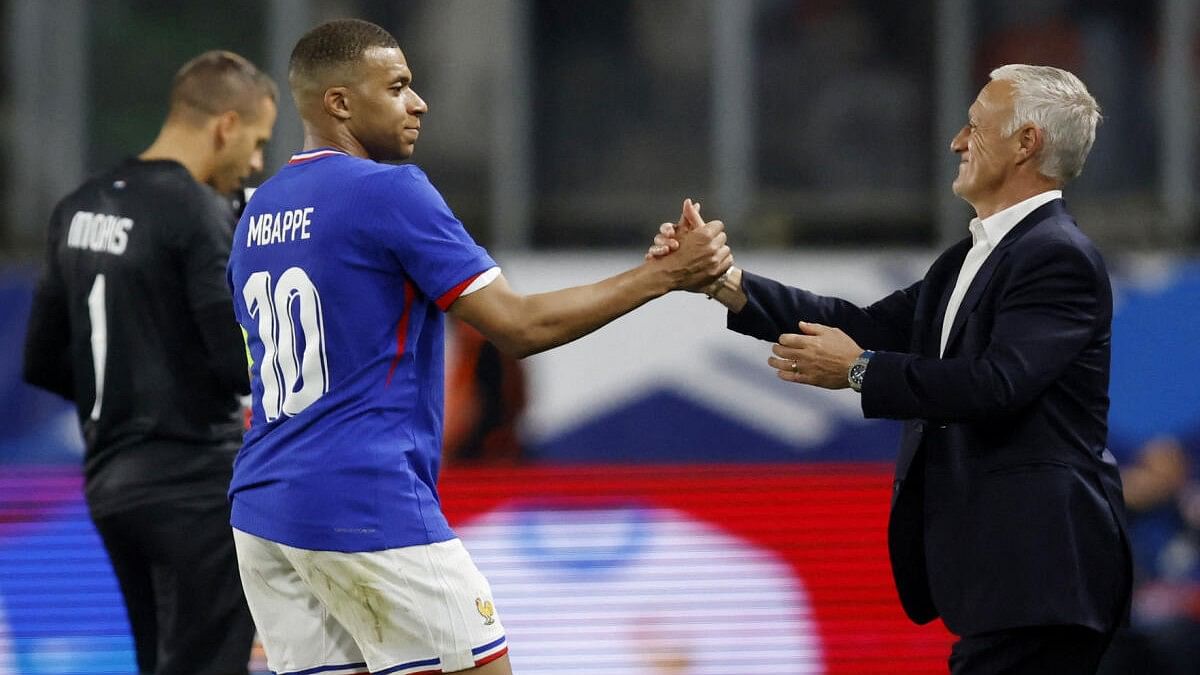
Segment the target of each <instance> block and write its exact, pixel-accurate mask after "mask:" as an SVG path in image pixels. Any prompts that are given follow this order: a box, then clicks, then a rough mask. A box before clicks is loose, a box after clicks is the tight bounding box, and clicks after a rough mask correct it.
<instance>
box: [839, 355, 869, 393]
mask: <svg viewBox="0 0 1200 675" xmlns="http://www.w3.org/2000/svg"><path fill="white" fill-rule="evenodd" d="M872 356H875V352H873V351H871V350H870V349H868V350H866V351H864V352H863V353H862V354H859V355H858V358H857V359H854V363H851V364H850V370H849V371H847V372H846V379H847V380H849V381H850V388H851V389H853V390H854V391H862V383H863V376H864V375H866V374H867V364H869V363H870V362H871V357H872Z"/></svg>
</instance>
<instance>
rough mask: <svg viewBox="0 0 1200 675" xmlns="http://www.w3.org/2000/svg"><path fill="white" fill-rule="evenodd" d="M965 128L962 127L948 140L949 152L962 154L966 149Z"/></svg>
mask: <svg viewBox="0 0 1200 675" xmlns="http://www.w3.org/2000/svg"><path fill="white" fill-rule="evenodd" d="M966 131H967V128H966V127H963V128H962V129H959V130H958V133H957V134H954V138H951V139H950V152H962V151H964V150H966V149H967V140H966V139H967V134H966Z"/></svg>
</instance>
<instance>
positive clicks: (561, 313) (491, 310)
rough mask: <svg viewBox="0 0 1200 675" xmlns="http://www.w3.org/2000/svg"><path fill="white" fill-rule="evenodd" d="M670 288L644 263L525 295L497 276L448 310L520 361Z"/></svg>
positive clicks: (662, 276)
mask: <svg viewBox="0 0 1200 675" xmlns="http://www.w3.org/2000/svg"><path fill="white" fill-rule="evenodd" d="M672 287H673V286H672V283H671V278H670V276H669V275H668V274H666V273H664V272H663V270H661V269H655V268H654V267H653V266H651V265H645V264H643V265H640V266H638V267H635V268H633V269H631V270H628V271H626V272H622V273H620V274H617V275H615V276H612V277H609V278H607V279H604V280H603V281H598V282H596V283H593V284H587V285H583V286H575V287H572V288H564V289H562V290H557V291H550V292H547V293H536V294H533V295H525V296H523V295H518V294H516V293H514V292H512V290H511V289H509V287H508V284H507V282H506V281H504V279H503V277H501V278H499V279H497V280H496V281H495V282H493V284H492V285H490V286H488V287H487V288H484V289H482V290H481V291H478V292H476V293H474V294H472V295H469V296H466V297H463V298H460V299H459V300H457V301H456V302H455V303H454V305H452V306H451V309H450V311H451V312H452V313H454V314H455V315H456V316H458V317H459V318H460V319H463V320H464V321H466V322H467V323H470V324H471V325H473V326H475V328H477V329H478V330H479V331H480V332H481V333H483V335H484V336H485V337H487V338H488V339H489V340H491V341H492V342H493V343H494V344H495V345H496V346H497V347H499V348H500V349H501V350H502V351H504V352H505V353H507V354H510V355H512V356H516V357H518V358H523V357H526V356H530V355H532V354H536V353H538V352H543V351H545V350H547V349H552V348H554V347H557V346H559V345H563V344H566V343H568V342H571V341H573V340H576V339H578V338H581V337H583V336H584V335H587V334H588V333H591V332H592V331H595V330H596V329H598V328H600V327H602V326H604V325H605V324H607V323H609V322H611V321H612V320H614V319H616V318H618V317H620V316H623V315H624V314H627V313H629V312H630V311H632V310H634V309H637V308H638V307H640V306H642V305H644V304H646V303H647V302H649V301H650V300H653V299H654V298H657V297H659V296H661V295H664V294H665V293H667V292H668V291H670V290H671V289H672ZM477 296H478V297H477Z"/></svg>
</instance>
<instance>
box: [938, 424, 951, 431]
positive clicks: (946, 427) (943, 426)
mask: <svg viewBox="0 0 1200 675" xmlns="http://www.w3.org/2000/svg"><path fill="white" fill-rule="evenodd" d="M948 428H950V425H948V424H939V425H938V429H941V430H942V431H945V430H946V429H948Z"/></svg>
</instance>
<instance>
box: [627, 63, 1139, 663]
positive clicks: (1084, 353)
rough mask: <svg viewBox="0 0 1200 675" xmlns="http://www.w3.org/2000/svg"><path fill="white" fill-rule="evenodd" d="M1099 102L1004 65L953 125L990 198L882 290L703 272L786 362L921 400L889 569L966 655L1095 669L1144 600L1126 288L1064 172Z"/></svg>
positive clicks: (910, 604)
mask: <svg viewBox="0 0 1200 675" xmlns="http://www.w3.org/2000/svg"><path fill="white" fill-rule="evenodd" d="M1099 119H1100V112H1099V108H1098V106H1097V105H1096V102H1095V100H1094V99H1093V98H1092V97H1091V95H1089V94H1088V92H1087V89H1086V88H1085V87H1084V85H1083V83H1082V82H1080V81H1079V80H1078V78H1076V77H1075V76H1074V75H1072V74H1070V73H1068V72H1066V71H1063V70H1059V69H1056V68H1049V67H1039V66H1026V65H1009V66H1004V67H1001V68H998V69H996V70H995V71H993V72H992V73H991V81H990V82H989V83H988V84H987V86H985V87H984V88H983V90H982V91H981V92H980V93H979V96H978V98H976V100H975V102H974V103H973V104H972V105H971V107H970V110H969V111H968V120H967V124H966V125H965V126H964V127H963V128H962V130H961V131H959V132H958V134H957V135H955V137H954V139H953V140H952V141H951V144H950V148H951V150H953V151H954V152H955V153H957V154H958V156H959V157H960V160H961V163H960V165H959V173H958V177H957V178H956V180H955V181H954V191H955V193H956V194H958V195H959V196H960V197H962V198H963V199H964V200H966V201H967V202H969V203H970V204H971V205H972V206H973V207H974V208H975V211H976V213H977V216H978V217H977V218H975V219H973V220H972V221H971V223H970V228H969V229H970V235H971V236H970V237H967V238H965V239H963V240H962V241H960V242H958V243H957V244H955V245H954V246H952V247H951V248H950V249H949V250H947V251H946V252H945V253H943V254H942V255H941V256H940V257H939V258H938V259H937V261H936V262H934V264H933V266H932V267H930V269H929V271H928V273H927V274H926V276H925V278H924V279H923V280H922V281H919V282H917V283H915V284H913V285H912V286H909V287H908V288H905V289H903V290H900V291H896V292H895V293H893V294H892V295H890V296H888V297H886V298H884V299H882V300H880V301H879V302H876V303H874V304H872V305H870V306H867V307H858V306H855V305H854V304H852V303H849V302H846V301H844V300H841V299H837V298H830V297H822V296H818V295H814V294H812V293H809V292H806V291H802V290H799V289H795V288H789V287H785V286H783V285H781V284H779V283H776V282H774V281H771V280H769V279H765V278H762V277H759V276H756V275H753V274H750V273H749V272H746V273H743V272H742V271H741V270H740V269H739V268H737V267H733V268H731V271H730V272H729V273H728V274H726V275H725V277H723V278H722V279H720V280H718V282H717V283H715V284H713V285H712V286H710V287H708V288H706V289H704V290H705V292H707V293H708V294H709V295H710V296H713V297H715V298H716V299H718V300H720V301H721V302H722V304H724V305H726V306H727V307H728V308H729V309H730V313H729V319H728V320H729V328H731V329H733V330H735V331H738V332H741V333H745V334H747V335H752V336H755V337H758V338H761V339H764V340H770V341H775V342H777V343H778V344H776V345H775V346H774V348H773V349H772V352H773V355H772V356H771V357H770V358H769V359H768V363H769V364H770V365H771V366H772V367H773V368H775V369H777V371H778V376H779V377H780V378H782V379H784V380H787V381H790V382H797V383H802V384H810V385H815V386H819V387H825V388H828V389H838V388H843V387H852V388H853V389H854V390H856V391H860V392H861V393H862V406H863V413H864V415H866V416H867V417H886V418H893V419H902V420H905V428H904V435H903V441H902V445H901V448H900V453H899V457H898V459H897V466H896V479H895V486H894V487H895V489H894V492H893V501H892V513H891V520H890V523H889V531H888V538H889V547H890V551H891V558H892V570H893V574H894V577H895V580H896V587H897V589H898V590H899V594H900V600H901V603H902V604H903V606H904V609H905V611H906V612H907V613H908V615H909V616H910V617H911V618H912V619H913V620H914V621H916V622H918V623H925V622H928V621H931V620H933V619H934V618H937V617H939V616H940V617H942V619H943V620H944V622H945V624H946V626H947V627H948V628H949V629H950V630H951V631H953V632H954V633H955V634H957V635H958V636H960V639H959V641H958V642H957V643H956V644H955V645H954V648H953V651H952V654H951V656H950V671H951V672H952V673H955V674H959V673H972V674H973V673H1054V674H1056V675H1063V674H1069V673H1094V672H1095V671H1096V668H1097V665H1098V662H1099V661H1100V658H1101V656H1102V655H1103V653H1104V651H1105V649H1106V647H1107V645H1108V642H1109V639H1110V637H1111V635H1112V633H1113V631H1114V630H1115V629H1116V628H1117V626H1118V624H1120V623H1121V622H1122V620H1123V618H1124V616H1125V614H1126V612H1127V609H1128V602H1129V594H1130V584H1131V573H1130V563H1129V553H1128V545H1127V541H1126V536H1125V526H1124V506H1123V503H1122V496H1121V484H1120V478H1119V476H1118V474H1117V468H1116V465H1115V462H1114V460H1113V457H1112V455H1111V454H1110V453H1109V451H1108V450H1107V448H1106V442H1107V441H1106V439H1107V416H1108V380H1109V350H1110V331H1111V324H1112V290H1111V288H1110V285H1109V279H1108V273H1107V271H1106V270H1105V266H1104V261H1103V260H1102V259H1101V256H1100V253H1099V252H1098V251H1097V250H1096V248H1095V246H1094V245H1093V244H1092V242H1091V241H1090V240H1089V239H1088V238H1087V237H1086V236H1085V235H1084V234H1083V233H1082V232H1081V231H1080V230H1079V228H1078V227H1077V225H1076V223H1075V221H1074V219H1073V218H1072V217H1071V215H1070V214H1069V213H1068V212H1067V209H1066V206H1065V205H1064V203H1063V200H1062V191H1061V190H1062V187H1063V185H1064V184H1065V183H1066V182H1067V181H1069V180H1070V179H1072V178H1074V177H1075V176H1077V175H1078V174H1079V172H1080V171H1081V169H1082V168H1083V163H1084V160H1085V158H1086V157H1087V154H1088V151H1089V150H1090V149H1091V146H1092V141H1093V140H1094V138H1095V130H1096V124H1097V123H1098V121H1099ZM676 227H677V226H670V225H664V226H663V231H662V232H661V234H660V235H659V236H658V237H657V238H656V240H655V245H654V246H652V247H651V249H650V252H649V253H648V255H649V256H660V255H667V254H669V252H670V251H671V250H673V248H674V246H675V241H674V235H675V234H676V232H675V229H676ZM798 322H799V323H798ZM797 325H798V326H799V330H798V332H797Z"/></svg>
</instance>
